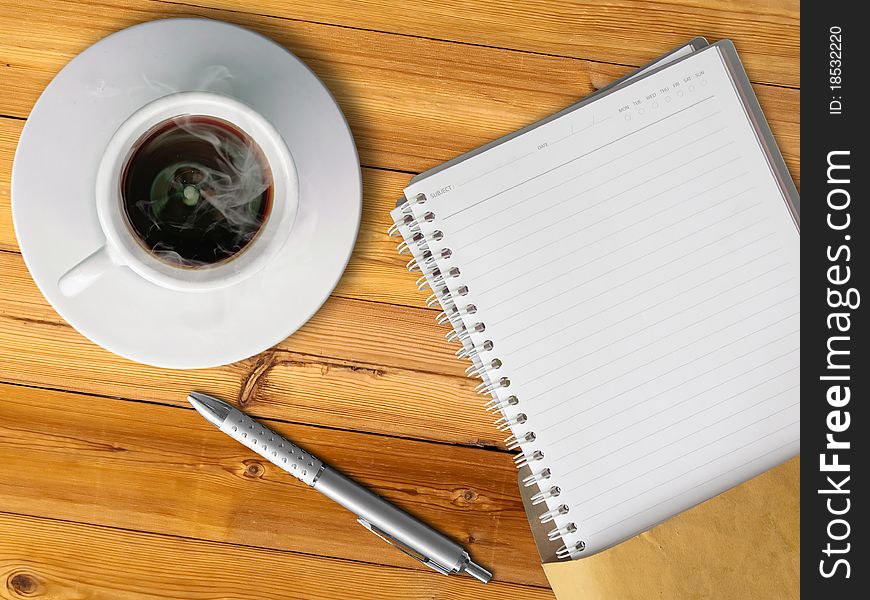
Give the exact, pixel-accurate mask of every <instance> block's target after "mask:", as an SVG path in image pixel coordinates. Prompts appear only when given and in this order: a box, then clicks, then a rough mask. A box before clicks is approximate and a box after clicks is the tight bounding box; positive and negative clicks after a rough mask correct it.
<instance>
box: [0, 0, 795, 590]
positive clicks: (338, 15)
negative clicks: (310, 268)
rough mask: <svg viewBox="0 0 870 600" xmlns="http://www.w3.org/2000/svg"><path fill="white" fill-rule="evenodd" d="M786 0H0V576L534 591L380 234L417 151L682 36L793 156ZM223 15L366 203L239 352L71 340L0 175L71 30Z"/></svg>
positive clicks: (540, 580)
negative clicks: (267, 60) (317, 91)
mask: <svg viewBox="0 0 870 600" xmlns="http://www.w3.org/2000/svg"><path fill="white" fill-rule="evenodd" d="M798 10H799V9H798V2H797V0H774V1H771V2H764V1H762V0H741V1H732V2H722V3H718V2H714V1H712V0H694V1H692V2H688V1H686V0H651V1H641V0H624V1H619V2H607V3H603V2H602V3H596V2H592V1H575V2H568V1H565V0H562V1H559V2H543V1H541V0H525V1H523V2H516V3H513V4H511V3H506V2H503V1H500V0H485V1H481V2H477V3H474V2H464V1H462V0H441V1H439V2H428V1H427V0H404V1H402V2H389V1H388V0H368V1H367V2H354V1H352V0H334V1H332V2H329V3H323V2H304V1H283V0H175V1H171V2H170V1H159V0H125V1H124V2H108V1H107V0H103V1H100V0H76V1H64V0H40V1H34V2H22V1H20V0H0V115H2V118H0V598H15V599H22V598H52V599H54V598H106V599H109V598H111V599H116V598H258V599H259V598H309V597H316V598H320V597H335V598H375V597H377V598H417V597H419V598H459V597H475V598H532V599H533V598H548V597H552V593H551V592H550V590H549V589H548V585H547V581H546V579H545V577H544V574H543V571H542V570H541V567H540V565H539V562H538V557H537V554H536V552H535V548H534V545H533V542H532V539H531V535H530V533H529V530H528V525H527V522H526V519H525V515H524V513H523V511H522V507H521V504H520V500H519V497H518V494H517V489H516V479H515V477H516V472H515V470H514V468H513V466H512V461H511V454H509V453H508V452H506V451H505V449H504V447H503V444H502V441H501V440H502V438H503V437H504V436H503V435H502V434H499V433H498V432H497V431H496V430H495V429H494V428H493V427H492V425H491V423H490V421H491V418H490V417H489V415H488V414H487V413H486V412H484V410H483V409H482V402H481V401H480V399H479V397H477V396H475V395H474V394H473V393H472V388H473V382H471V381H469V380H467V379H466V378H465V377H464V376H463V369H464V367H465V364H463V363H462V362H460V361H458V360H457V359H455V358H454V357H453V354H452V348H450V347H449V346H448V344H446V343H445V341H444V333H445V330H444V329H442V328H441V327H439V326H437V325H436V324H435V323H434V320H433V317H434V316H435V312H434V311H432V310H429V309H427V308H426V307H425V305H424V303H423V300H424V298H423V296H422V295H421V294H419V293H418V292H417V290H416V288H415V286H414V283H413V282H414V277H413V276H411V275H409V274H408V273H407V272H405V269H404V262H405V260H404V259H403V258H401V257H399V256H398V255H397V254H396V252H395V240H392V239H389V238H388V237H387V236H386V233H385V232H386V229H387V227H388V225H389V216H388V211H389V209H390V207H391V206H392V205H393V204H394V202H395V200H396V198H398V197H399V195H400V193H401V190H402V187H403V186H404V185H405V184H406V183H407V181H408V180H409V178H410V177H411V175H412V174H413V173H416V172H419V171H422V170H424V169H426V168H428V167H431V166H433V165H436V164H438V163H440V162H442V161H444V160H446V159H449V158H451V157H453V156H455V155H457V154H459V153H461V152H463V151H466V150H469V149H471V148H473V147H475V146H478V145H480V144H482V143H484V142H487V141H489V140H492V139H494V138H496V137H498V136H500V135H502V134H505V133H507V132H509V131H511V130H513V129H516V128H518V127H520V126H523V125H526V124H528V123H531V122H533V121H535V120H536V119H538V118H540V117H543V116H545V115H547V114H549V113H551V112H553V111H555V110H557V109H559V108H561V107H563V106H565V105H567V104H569V103H570V102H572V101H573V100H575V99H576V98H578V97H580V96H583V95H586V94H588V93H589V92H591V91H592V90H594V89H596V88H598V87H601V86H603V85H605V84H607V83H608V82H609V81H611V80H613V79H614V78H615V77H617V76H619V75H621V74H623V73H625V72H627V71H628V70H629V69H631V68H632V67H634V66H638V65H641V64H643V63H645V62H647V61H649V60H650V59H652V58H654V57H655V56H657V55H659V54H661V53H662V52H664V51H666V50H668V49H670V48H672V47H674V46H676V45H679V44H681V43H682V42H684V41H685V40H688V39H689V38H691V37H693V36H695V35H704V36H707V37H708V38H709V39H710V40H711V41H712V40H715V39H718V38H722V37H730V38H732V39H733V40H734V41H735V43H736V44H737V48H738V50H739V51H740V54H741V57H742V58H743V60H744V62H745V65H746V69H747V71H748V72H749V75H750V77H751V79H752V81H753V82H755V89H756V92H757V94H758V96H759V98H760V101H761V104H762V106H763V107H764V110H765V112H766V114H767V117H768V119H769V120H770V124H771V127H772V128H773V131H774V133H775V134H776V137H777V139H778V141H779V143H780V145H781V147H782V150H783V153H784V154H785V157H786V161H787V163H788V165H789V168H790V169H791V170H792V174H793V175H794V176H795V177H796V178H797V176H798V175H799V150H798V139H799V138H798V124H799V116H798V109H799V93H800V90H799V88H800V71H799V54H800V53H799V48H798V32H799V12H798ZM181 16H202V17H209V18H215V19H222V20H226V21H230V22H232V23H238V24H240V25H244V26H246V27H250V28H251V29H254V30H255V31H259V32H261V33H263V34H265V35H267V36H269V37H271V38H273V39H274V40H276V41H278V42H279V43H280V44H282V45H284V46H286V47H287V48H289V49H290V50H291V51H293V52H294V53H295V54H297V55H298V56H299V57H300V58H302V59H303V60H304V61H305V62H307V63H308V64H309V65H310V66H311V68H313V69H314V71H315V72H316V73H317V74H318V75H319V76H320V77H321V78H322V79H323V80H324V82H325V83H326V85H327V86H329V88H330V89H331V90H332V92H333V94H334V95H335V96H336V98H337V99H338V102H339V103H340V104H341V107H342V109H343V110H344V112H345V114H346V115H347V118H348V120H349V122H350V124H351V127H352V129H353V133H354V136H355V137H356V143H357V146H358V148H359V152H360V160H361V161H362V165H363V182H364V193H365V201H364V211H363V219H362V229H361V231H360V235H359V240H358V242H357V245H356V250H355V253H354V256H353V259H352V261H351V263H350V265H349V267H348V269H347V272H346V273H345V275H344V277H343V279H342V280H341V283H340V285H339V286H338V288H337V289H336V290H335V293H334V294H333V295H332V297H331V299H330V300H329V301H328V302H327V303H326V305H325V306H324V307H323V308H322V309H321V310H320V312H318V313H317V315H316V316H315V317H314V318H313V319H312V320H311V322H310V323H308V324H307V325H306V326H305V327H303V328H302V329H301V330H300V331H299V332H298V333H296V334H294V335H293V336H291V337H290V338H288V339H287V340H285V341H284V342H282V343H280V344H279V345H278V346H276V347H275V348H272V349H271V350H268V351H266V352H264V353H262V354H261V355H259V356H256V357H253V358H251V359H249V360H245V361H242V362H239V363H236V364H232V365H228V366H225V367H221V368H215V369H207V370H201V371H169V370H161V369H157V368H151V367H147V366H143V365H139V364H134V363H131V362H129V361H127V360H124V359H121V358H119V357H117V356H114V355H112V354H110V353H108V352H106V351H104V350H102V349H101V348H98V347H97V346H95V345H94V344H92V343H90V342H89V341H87V340H86V339H85V338H83V337H82V336H81V335H79V334H78V333H77V332H76V331H74V330H73V329H72V328H71V327H70V326H69V325H67V324H66V323H65V322H64V321H63V320H62V319H61V318H60V317H59V316H58V315H57V314H56V313H55V312H54V310H52V308H51V307H50V306H49V305H48V304H47V303H46V301H45V300H44V299H43V297H42V296H41V295H40V293H39V292H38V290H37V289H36V286H35V285H34V283H33V281H32V280H31V279H30V276H29V274H28V272H27V269H26V268H25V266H24V263H23V262H22V259H21V255H20V254H19V251H18V246H17V242H16V239H15V235H14V232H13V229H12V223H11V210H10V199H9V177H10V171H11V165H12V156H13V153H14V150H15V145H16V142H17V140H18V137H19V134H20V133H21V129H22V126H23V125H24V121H25V119H26V118H27V115H28V112H29V111H30V108H31V106H32V105H33V103H34V102H35V101H36V99H37V97H38V96H39V94H40V92H41V91H42V89H43V88H44V87H45V85H46V84H47V83H48V82H49V81H50V79H51V78H52V77H53V76H54V75H55V73H57V72H58V70H59V69H60V68H61V67H63V65H64V64H65V63H66V62H67V61H69V60H70V59H71V58H72V57H73V56H75V55H76V54H78V53H79V52H81V51H82V50H84V49H85V48H86V47H88V46H89V45H90V44H92V43H94V42H96V41H97V40H99V39H100V38H102V37H104V36H106V35H108V34H110V33H112V32H114V31H117V30H119V29H121V28H124V27H127V26H130V25H133V24H135V23H140V22H143V21H148V20H151V19H158V18H163V17H181ZM191 389H198V390H202V391H206V392H211V393H214V394H216V395H219V396H221V397H224V398H226V399H229V400H232V401H234V402H236V403H237V404H238V405H241V406H243V407H244V408H245V409H246V410H247V411H249V412H250V413H251V414H252V415H255V416H257V417H259V418H261V419H263V420H265V421H266V422H268V423H269V424H270V425H271V426H273V427H274V428H276V429H277V430H278V431H281V432H284V433H286V434H288V435H289V436H290V437H291V438H292V439H294V440H297V441H298V442H299V443H300V444H302V445H303V446H305V447H307V448H309V449H311V450H313V451H314V452H316V453H318V454H319V455H321V456H322V457H323V458H324V459H325V460H327V461H329V462H331V463H334V464H335V465H337V466H339V467H340V468H342V469H344V470H346V471H347V472H348V473H349V474H350V475H351V476H353V477H355V478H358V479H359V480H360V481H362V482H364V483H366V484H368V485H370V486H371V487H372V488H373V489H375V490H376V491H377V492H378V493H380V494H382V495H384V496H385V497H387V498H389V499H390V500H393V501H395V502H396V503H397V504H398V505H400V506H402V507H405V508H406V509H408V510H409V511H411V512H412V513H414V514H417V515H419V516H421V517H423V518H424V519H425V520H427V521H429V522H430V523H432V524H433V525H434V526H436V527H439V528H441V529H443V530H444V531H445V532H447V533H448V534H450V535H451V536H452V537H453V538H455V539H456V540H458V541H461V542H463V543H464V544H466V545H467V546H468V547H469V548H470V549H471V552H472V553H473V556H474V558H475V559H476V560H477V561H479V562H480V563H482V564H484V565H487V566H489V567H491V568H492V569H493V570H494V571H495V574H496V575H495V581H494V582H493V583H492V584H491V585H489V586H486V587H484V586H481V585H479V584H477V583H476V582H474V581H472V580H470V579H465V578H454V577H451V578H448V577H444V576H442V575H439V574H436V573H434V572H432V571H429V570H428V569H427V568H425V567H423V566H421V565H419V564H418V563H415V562H414V561H412V560H410V559H408V558H406V557H405V556H403V555H402V554H400V553H398V552H396V551H395V550H393V549H392V548H390V547H389V546H387V545H386V544H384V543H383V542H382V541H380V540H378V539H377V538H375V537H374V536H373V535H371V534H370V533H368V532H367V531H365V530H364V529H363V528H362V527H359V526H357V525H355V524H354V523H353V520H352V519H351V518H350V517H349V516H348V515H347V514H343V513H342V512H341V511H338V510H336V509H335V507H334V506H332V505H330V504H329V503H328V502H327V501H325V500H324V499H323V498H321V497H319V495H318V494H315V493H313V492H311V490H309V489H307V488H305V487H304V486H301V485H300V484H299V483H298V482H296V481H295V480H293V479H292V478H290V477H288V476H286V475H285V474H283V473H282V472H280V471H279V470H278V469H276V468H274V467H272V466H271V465H270V464H267V463H264V462H263V461H262V460H260V459H259V457H257V456H255V455H253V454H252V453H250V452H248V451H247V450H245V449H244V448H243V447H241V446H240V445H238V444H236V443H235V442H233V441H232V440H230V439H228V438H227V437H225V436H222V435H219V434H218V433H217V432H216V431H214V430H213V428H211V426H210V425H208V424H207V423H205V422H204V420H203V419H202V418H201V417H200V416H199V415H197V414H196V413H195V412H194V411H193V410H192V409H190V408H189V406H188V405H187V403H186V401H185V396H186V394H187V392H188V391H189V390H191Z"/></svg>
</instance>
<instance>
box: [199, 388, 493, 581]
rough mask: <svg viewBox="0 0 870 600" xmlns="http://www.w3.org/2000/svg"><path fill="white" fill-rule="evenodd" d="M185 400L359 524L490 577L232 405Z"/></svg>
mask: <svg viewBox="0 0 870 600" xmlns="http://www.w3.org/2000/svg"><path fill="white" fill-rule="evenodd" d="M187 400H188V402H190V403H191V404H192V405H193V407H194V408H195V409H196V410H197V411H198V412H199V413H200V414H201V415H202V416H203V417H205V418H206V419H207V420H208V421H209V422H210V423H211V424H212V425H214V426H215V427H217V428H218V429H220V430H221V431H223V432H224V433H225V434H227V435H228V436H230V437H231V438H233V439H234V440H236V441H239V442H241V443H242V444H244V445H245V446H247V447H248V448H250V449H251V450H253V451H254V452H256V453H257V454H259V455H260V456H262V457H263V458H265V459H267V460H268V461H270V462H272V463H274V464H276V465H278V466H279V467H281V468H282V469H284V470H285V471H287V472H288V473H290V474H291V475H293V476H294V477H296V478H297V479H299V480H300V481H302V482H303V483H307V484H308V485H310V486H311V487H313V488H314V489H315V490H317V491H318V492H320V493H321V494H323V495H325V496H326V497H328V498H331V499H332V500H334V501H335V502H337V503H338V504H340V505H341V506H343V507H344V508H346V509H348V510H349V511H351V512H352V513H354V514H355V515H356V516H357V521H358V522H359V524H360V525H362V526H363V527H365V528H366V529H368V530H369V531H371V532H372V533H374V534H375V535H377V536H378V537H380V538H381V539H383V540H384V541H386V542H388V543H390V544H392V545H393V546H395V547H396V548H398V549H399V550H401V551H402V552H404V553H405V554H407V555H409V556H411V557H412V558H415V559H417V560H419V561H420V562H422V563H423V564H425V565H428V566H429V567H431V568H433V569H435V570H436V571H438V572H439V573H443V574H445V575H452V574H458V573H465V574H467V575H470V576H471V577H474V578H475V579H477V580H478V581H481V582H483V583H487V582H489V580H490V579H492V573H490V572H489V571H487V570H486V569H484V568H483V567H481V566H480V565H478V564H476V563H475V562H474V561H472V560H471V558H470V557H469V556H468V552H466V551H465V549H464V548H463V547H462V546H460V545H459V544H457V543H456V542H454V541H453V540H451V539H450V538H448V537H446V536H444V535H442V534H440V533H438V532H437V531H435V530H434V529H432V528H431V527H429V526H428V525H426V524H425V523H423V522H422V521H419V520H417V519H415V518H414V517H412V516H411V515H409V514H408V513H406V512H405V511H403V510H400V509H398V508H396V507H395V506H393V505H392V504H390V503H389V502H387V501H386V500H384V499H383V498H381V497H380V496H377V495H375V494H373V493H372V492H370V491H369V490H367V489H366V488H364V487H363V486H361V485H360V484H358V483H356V482H355V481H352V480H351V479H348V478H347V477H345V476H344V475H342V474H341V473H339V472H338V471H336V470H335V469H333V468H332V467H330V466H328V465H325V464H324V463H323V462H322V461H321V460H319V459H318V458H316V457H314V456H313V455H311V454H310V453H308V452H305V451H304V450H301V449H300V448H299V447H298V446H296V444H294V443H293V442H291V441H289V440H288V439H287V438H284V437H282V436H280V435H279V434H277V433H275V432H274V431H272V430H271V429H269V428H268V427H266V426H265V425H262V424H260V423H258V422H256V421H254V420H253V419H252V418H250V417H249V416H248V415H246V414H245V413H243V412H242V411H240V410H238V409H236V408H234V407H233V406H232V405H230V404H227V403H226V402H224V401H222V400H218V399H217V398H212V397H211V396H207V395H206V394H200V393H199V392H192V393H191V394H190V395H189V396H188V397H187Z"/></svg>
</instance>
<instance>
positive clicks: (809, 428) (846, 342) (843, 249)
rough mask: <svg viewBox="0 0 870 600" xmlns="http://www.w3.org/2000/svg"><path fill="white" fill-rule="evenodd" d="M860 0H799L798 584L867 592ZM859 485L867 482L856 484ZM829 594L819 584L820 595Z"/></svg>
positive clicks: (866, 222)
mask: <svg viewBox="0 0 870 600" xmlns="http://www.w3.org/2000/svg"><path fill="white" fill-rule="evenodd" d="M865 8H866V7H865V5H864V3H861V2H802V3H801V21H802V24H801V25H802V26H801V267H802V268H801V271H802V272H801V284H802V291H801V296H802V304H803V306H802V313H801V314H802V322H801V333H802V340H801V348H802V360H801V374H802V379H803V381H802V385H801V388H802V390H803V395H802V398H801V408H802V415H801V427H802V432H801V456H802V458H801V571H802V573H801V587H802V590H803V595H804V596H805V597H807V598H832V599H834V598H836V599H837V600H847V599H850V598H866V597H868V595H867V594H868V592H870V584H868V582H870V573H868V571H870V563H868V560H867V552H866V550H867V548H866V546H867V544H870V535H868V532H867V527H866V523H867V511H868V510H870V507H868V506H867V502H868V500H867V493H866V490H867V489H868V479H867V469H866V463H867V456H868V454H870V451H868V437H870V427H868V425H870V423H868V419H870V415H868V411H867V406H866V405H867V393H868V383H867V382H868V379H870V353H868V342H867V338H868V331H867V314H866V313H867V307H865V306H864V303H865V302H868V301H870V297H868V296H867V295H866V294H867V293H868V290H867V287H866V282H867V271H868V269H870V263H868V257H867V239H866V238H867V236H868V235H870V214H868V210H867V205H868V201H870V198H868V181H870V165H868V161H867V156H868V147H870V139H868V135H870V128H868V126H867V125H868V118H867V110H868V109H867V106H865V104H864V102H865V101H866V100H867V97H866V96H865V89H866V87H867V86H866V85H865V81H864V80H865V78H866V73H867V70H868V64H870V51H868V43H870V39H868V38H870V36H868V34H867V30H866V22H865V20H864V19H862V18H861V16H860V14H859V13H864V14H866V10H865ZM861 490H864V493H862V491H861ZM823 594H824V595H823Z"/></svg>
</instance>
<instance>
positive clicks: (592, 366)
mask: <svg viewBox="0 0 870 600" xmlns="http://www.w3.org/2000/svg"><path fill="white" fill-rule="evenodd" d="M419 193H424V194H426V196H427V201H426V202H425V203H424V204H413V210H414V213H415V216H416V218H417V219H418V221H419V222H420V225H421V228H422V230H423V232H424V233H425V234H426V235H427V238H428V239H430V240H432V239H433V234H434V233H435V231H436V230H437V231H440V232H442V233H443V237H441V239H440V241H430V246H431V249H432V250H433V254H434V255H435V256H437V257H438V267H439V268H440V270H441V272H442V273H445V274H446V273H448V272H450V269H451V268H458V269H459V274H458V276H457V277H450V276H448V277H447V282H448V286H449V287H450V289H451V292H452V293H453V294H454V296H456V297H457V298H459V300H460V302H459V303H458V304H459V305H460V307H463V308H464V307H465V306H466V305H469V304H470V305H473V306H474V307H475V308H476V312H475V313H474V314H469V315H465V316H464V317H463V320H464V322H465V324H466V325H467V327H468V328H469V330H473V329H474V326H475V325H476V324H477V323H482V324H484V325H485V330H483V331H482V332H474V333H472V341H473V342H474V343H475V345H476V346H478V347H480V346H482V345H483V342H484V341H485V340H490V341H492V342H493V349H492V350H491V351H489V352H483V353H482V354H481V358H482V359H483V362H484V363H485V364H489V363H490V362H491V361H492V360H493V359H494V358H498V359H500V361H501V362H502V366H501V368H499V369H498V370H496V371H493V372H492V373H491V376H492V377H493V378H494V379H496V380H497V379H498V378H500V377H503V376H505V377H508V378H509V380H510V385H509V387H503V388H498V389H497V390H496V392H495V393H496V395H497V396H498V397H500V398H502V399H505V398H507V397H508V396H510V395H515V396H516V397H517V398H518V400H519V403H518V404H517V405H516V406H513V407H510V408H508V409H507V415H508V416H516V415H517V414H519V413H523V414H524V415H526V417H527V419H526V421H525V422H524V423H523V424H521V425H517V426H516V427H515V428H514V433H515V434H516V435H517V437H522V436H524V435H525V434H527V433H528V432H534V441H530V442H526V443H524V444H523V446H522V449H523V450H524V451H526V452H533V451H535V450H541V451H543V453H544V456H545V459H544V460H542V461H539V463H532V465H531V466H532V467H533V470H536V471H539V470H540V468H541V467H542V466H546V467H548V468H549V469H550V471H551V477H550V478H549V479H548V480H545V481H543V482H542V484H541V487H542V489H549V488H550V487H551V486H552V485H556V486H558V488H559V491H560V493H559V495H558V496H557V497H552V498H548V499H547V500H546V502H547V505H548V507H549V508H551V509H553V508H556V507H558V506H559V505H561V504H566V505H568V506H569V512H568V513H567V514H565V515H562V516H560V517H558V518H557V519H556V522H555V525H556V526H557V527H567V526H568V525H569V524H570V523H573V524H575V525H576V528H577V530H576V532H573V533H571V532H567V533H565V535H564V536H563V538H564V539H565V542H566V543H567V544H568V545H569V547H574V544H576V543H577V542H579V541H581V540H582V541H583V543H584V544H585V547H586V549H585V550H584V551H583V552H582V553H579V554H577V555H575V557H581V556H586V555H589V554H592V553H594V552H597V551H599V550H601V549H604V548H606V547H608V546H610V545H613V544H615V543H617V542H619V541H621V540H623V539H625V538H627V537H630V536H632V535H635V534H636V533H638V532H640V531H643V530H645V529H647V528H649V527H651V526H652V525H654V524H656V523H658V522H660V521H662V520H664V519H666V518H668V517H670V516H672V515H673V514H675V513H677V512H679V511H681V510H684V509H686V508H688V507H690V506H693V505H694V504H697V503H698V502H701V501H703V500H705V499H707V498H709V497H711V496H713V495H715V494H717V493H719V492H721V491H724V490H725V489H727V488H729V487H731V486H733V485H736V484H737V483H740V482H741V481H744V480H746V479H748V478H750V477H752V476H754V475H756V474H758V473H760V472H762V471H764V470H766V469H768V468H770V467H772V466H773V465H775V464H777V463H779V462H782V461H783V460H785V459H787V458H789V457H791V456H793V455H795V454H796V453H798V452H799V443H800V442H799V440H800V437H799V310H800V302H799V250H798V245H799V234H798V231H797V227H796V225H795V223H794V222H793V219H792V216H791V214H790V212H789V210H788V207H787V205H786V203H785V200H784V198H783V196H782V194H781V192H780V190H779V188H778V187H777V185H776V182H775V179H774V177H773V175H772V172H771V170H770V167H769V166H768V163H767V160H766V158H765V156H764V154H763V152H762V151H761V148H760V146H759V143H758V140H757V138H756V135H755V132H754V131H753V129H752V127H751V125H750V122H749V120H748V117H747V115H746V113H745V110H744V108H743V106H742V104H741V102H740V99H739V97H738V95H737V93H736V91H735V88H734V85H733V84H732V80H731V78H730V76H729V74H728V72H727V70H726V68H725V64H724V62H723V58H722V55H721V54H720V50H719V48H717V47H715V46H713V47H710V48H708V49H705V50H702V51H700V52H698V53H696V54H694V55H693V56H691V57H689V58H687V59H685V60H682V61H680V62H678V63H675V64H673V65H671V66H668V67H666V68H665V69H663V70H661V71H659V72H657V73H654V74H652V75H650V76H648V77H645V78H642V79H639V80H638V81H636V82H635V83H633V84H632V85H629V86H626V87H624V88H621V89H619V90H617V91H614V92H613V93H611V94H609V95H607V96H605V97H603V98H601V99H599V100H597V101H595V102H593V103H590V104H588V105H586V106H582V107H580V108H578V109H576V110H574V111H572V112H570V113H568V114H566V115H564V116H562V117H560V118H558V119H556V120H553V121H551V122H549V123H546V124H544V125H542V126H540V127H538V128H535V129H533V130H531V131H529V132H527V133H524V134H523V135H521V136H518V137H516V138H514V139H512V140H510V141H508V142H505V143H503V144H500V145H498V146H496V147H495V148H493V149H492V150H490V151H487V152H485V153H482V154H480V155H477V156H475V157H472V158H469V159H468V160H465V161H463V162H460V163H458V164H456V165H454V166H452V167H450V168H448V169H446V170H443V171H441V172H438V173H436V174H434V175H431V176H429V177H426V178H424V179H422V180H420V181H418V182H416V183H414V184H412V185H411V186H410V187H409V188H408V189H407V190H406V196H407V197H408V198H414V197H415V196H416V195H417V194H419ZM435 237H439V236H435ZM445 248H449V249H450V251H451V254H450V257H449V258H447V259H443V258H441V251H442V250H443V249H445ZM460 286H467V288H468V293H467V295H465V296H462V297H459V296H458V295H457V293H458V291H459V289H458V288H459V287H460Z"/></svg>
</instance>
